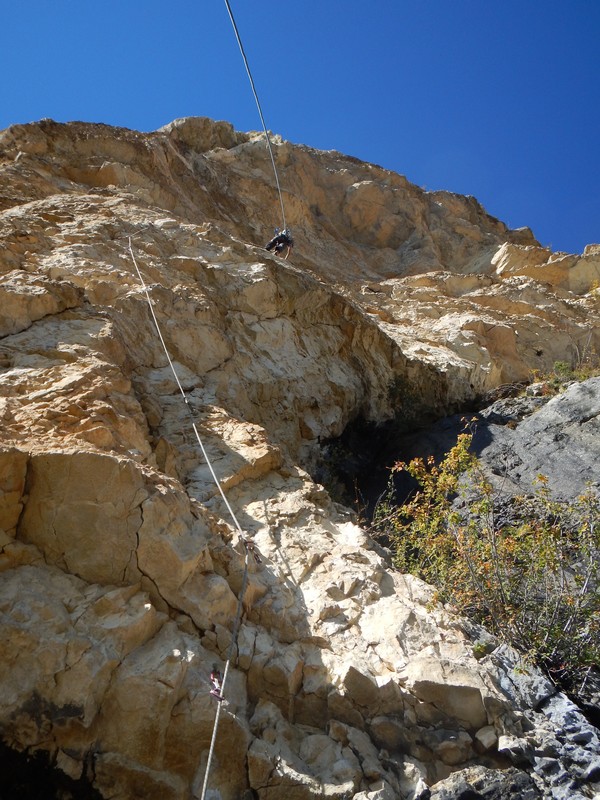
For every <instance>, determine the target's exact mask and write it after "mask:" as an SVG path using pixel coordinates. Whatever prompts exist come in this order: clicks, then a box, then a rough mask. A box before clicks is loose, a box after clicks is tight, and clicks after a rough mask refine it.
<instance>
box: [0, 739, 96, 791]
mask: <svg viewBox="0 0 600 800" xmlns="http://www.w3.org/2000/svg"><path fill="white" fill-rule="evenodd" d="M24 798H25V799H26V800H102V795H101V794H100V793H99V792H98V791H97V790H96V789H94V788H93V786H92V784H91V782H90V781H89V780H88V778H87V777H85V776H83V777H81V778H80V779H79V780H75V779H74V778H70V777H69V776H68V775H66V774H65V773H64V772H63V771H62V770H60V769H58V768H57V767H55V766H54V765H53V764H52V763H51V761H50V757H49V754H48V753H47V752H45V751H43V750H38V751H36V752H35V753H33V754H31V753H27V752H19V751H18V750H13V749H12V748H11V747H8V745H6V744H5V743H4V742H2V741H0V800H24Z"/></svg>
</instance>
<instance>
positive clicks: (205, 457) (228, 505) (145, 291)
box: [129, 236, 245, 540]
mask: <svg viewBox="0 0 600 800" xmlns="http://www.w3.org/2000/svg"><path fill="white" fill-rule="evenodd" d="M129 253H130V255H131V260H132V261H133V265H134V267H135V271H136V272H137V276H138V279H139V281H140V283H141V285H142V289H143V290H144V293H145V295H146V300H147V302H148V308H149V309H150V313H151V315H152V319H153V320H154V327H155V328H156V332H157V333H158V338H159V339H160V343H161V344H162V347H163V350H164V352H165V355H166V357H167V361H168V362H169V366H170V367H171V372H172V373H173V377H174V378H175V382H176V383H177V386H178V387H179V391H180V392H181V396H182V397H183V402H184V403H185V405H186V408H187V410H188V412H189V414H190V418H191V423H192V428H193V430H194V433H195V434H196V439H197V440H198V445H199V446H200V450H201V451H202V456H203V457H204V460H205V461H206V464H207V466H208V469H209V470H210V474H211V476H212V479H213V481H214V482H215V485H216V487H217V489H218V490H219V493H220V495H221V498H222V500H223V502H224V503H225V507H226V508H227V511H228V512H229V514H230V516H231V519H232V520H233V524H234V525H235V527H236V528H237V530H238V533H239V534H240V536H241V537H242V538H243V539H244V540H245V535H244V531H243V530H242V528H241V526H240V523H239V522H238V520H237V517H236V516H235V514H234V512H233V509H232V507H231V505H230V504H229V501H228V500H227V498H226V497H225V492H224V491H223V488H222V486H221V484H220V482H219V479H218V478H217V476H216V474H215V471H214V469H213V466H212V463H211V461H210V458H209V457H208V453H207V452H206V448H205V447H204V442H203V441H202V437H201V436H200V433H199V432H198V428H197V426H196V421H195V420H194V417H193V413H192V409H191V407H190V403H189V401H188V398H187V395H186V393H185V391H184V389H183V386H182V385H181V382H180V380H179V377H178V376H177V371H176V369H175V366H174V364H173V361H172V359H171V356H170V355H169V350H168V348H167V345H166V343H165V340H164V338H163V335H162V331H161V329H160V325H159V324H158V320H157V318H156V314H155V312H154V306H153V304H152V299H151V297H150V292H149V291H148V287H147V286H146V283H145V281H144V278H143V277H142V273H141V272H140V268H139V267H138V263H137V261H136V258H135V254H134V252H133V247H132V246H131V236H130V237H129Z"/></svg>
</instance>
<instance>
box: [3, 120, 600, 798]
mask: <svg viewBox="0 0 600 800" xmlns="http://www.w3.org/2000/svg"><path fill="white" fill-rule="evenodd" d="M274 148H275V153H276V158H277V161H278V165H279V168H280V170H281V176H282V179H283V184H284V185H285V187H286V198H287V202H289V214H290V216H289V223H290V225H291V226H292V228H293V231H294V236H295V238H296V241H297V247H296V250H295V251H294V253H293V256H292V258H291V260H290V261H289V262H283V261H282V260H280V259H279V258H277V257H275V256H272V255H271V254H268V253H266V251H264V250H263V249H262V245H263V243H264V240H266V238H268V237H267V236H266V231H269V232H270V229H271V227H272V223H271V221H270V220H271V218H272V214H273V207H274V204H275V197H274V194H273V188H272V185H271V174H270V165H269V162H268V159H267V155H266V152H265V148H264V137H263V136H262V134H254V133H253V134H245V133H239V132H236V131H234V130H233V129H232V128H231V126H229V125H228V124H227V123H213V122H211V121H210V120H206V119H186V120H176V121H175V122H174V123H172V124H171V125H169V126H166V127H165V128H163V129H161V130H160V131H156V132H154V133H151V134H142V133H137V132H135V131H127V130H124V129H115V128H110V127H108V126H103V125H89V124H84V123H73V124H69V125H60V124H57V123H53V122H52V121H50V120H45V121H43V122H41V123H37V124H33V125H27V126H21V125H19V126H13V127H12V128H10V129H9V130H7V131H4V132H2V133H1V134H0V208H1V211H0V301H1V303H0V305H1V310H0V337H1V341H0V422H1V426H0V439H1V441H0V447H1V449H0V643H1V646H2V652H3V654H4V657H3V660H2V661H1V662H0V735H1V737H2V739H3V741H4V742H6V743H7V744H9V745H10V746H11V747H13V748H14V749H15V750H20V751H24V750H26V749H29V750H30V751H31V752H35V751H38V750H39V751H44V752H45V753H47V755H48V757H49V759H50V761H51V762H53V763H56V764H57V766H58V767H59V768H60V769H61V770H63V771H64V772H65V773H66V774H67V775H69V776H71V777H72V778H74V779H79V778H80V777H81V778H82V779H85V780H88V781H91V783H92V785H93V788H94V789H95V790H97V791H98V792H100V794H101V795H102V796H103V797H114V798H123V800H125V799H126V798H130V797H136V796H143V797H144V798H146V800H152V799H153V798H157V800H159V798H160V800H164V798H165V797H167V798H172V799H173V800H179V798H181V800H184V798H186V800H187V798H189V797H199V796H200V792H201V787H202V785H203V781H204V777H205V774H206V767H207V763H206V760H207V755H208V748H209V744H210V740H211V736H212V732H213V724H214V720H215V715H216V704H217V702H218V701H217V700H215V699H214V697H212V696H211V695H210V688H211V683H210V673H211V671H212V670H213V669H218V670H220V671H222V672H223V671H224V669H225V662H226V659H227V658H228V656H229V655H230V654H233V656H234V660H233V661H232V662H231V665H230V670H229V672H228V679H227V684H226V691H225V695H226V701H225V703H224V704H223V706H222V708H221V712H222V713H221V715H220V727H219V735H218V737H217V741H216V747H215V758H214V761H213V764H212V765H211V772H210V775H209V794H208V795H207V797H212V798H213V800H216V798H219V800H240V798H246V797H249V796H250V794H252V795H253V796H254V797H256V796H258V797H259V798H261V799H262V800H278V798H281V797H290V798H299V799H300V798H302V800H304V798H317V797H319V798H320V797H331V798H340V800H341V798H349V797H354V798H361V800H363V798H364V800H387V798H396V797H403V798H407V800H416V798H418V797H424V796H425V795H426V793H427V792H428V791H429V790H428V789H427V785H428V784H429V785H431V784H436V786H435V787H434V788H433V791H434V795H433V796H434V797H435V796H437V797H439V798H440V800H441V797H442V796H443V797H446V796H448V797H449V796H450V795H443V794H441V792H443V791H446V789H445V788H444V787H443V786H442V784H441V783H440V782H439V781H440V779H442V778H443V779H444V780H443V781H442V783H444V784H445V783H446V779H447V780H449V781H451V782H452V780H453V778H452V776H451V777H450V778H447V776H448V775H450V773H452V772H454V771H456V770H460V769H461V768H462V767H463V766H464V764H465V763H468V764H472V763H473V761H478V760H480V761H481V762H482V763H485V764H489V763H490V760H491V762H492V763H493V764H496V762H497V760H498V759H499V760H500V761H502V758H501V757H500V756H498V753H497V752H496V751H497V749H498V747H500V746H502V747H503V745H504V744H507V742H508V739H507V738H506V737H509V736H510V737H512V739H511V742H512V745H514V747H512V745H511V747H512V751H514V752H516V751H517V749H518V748H526V749H527V752H528V753H531V754H532V759H533V761H532V763H531V764H530V762H527V764H526V765H525V764H522V765H521V766H522V767H523V768H526V769H527V770H529V771H531V772H533V773H534V774H535V776H536V780H537V781H538V782H539V784H540V785H541V786H544V787H546V788H547V789H548V791H552V792H554V793H555V795H556V796H557V797H558V796H559V794H557V793H558V792H559V791H563V789H564V791H566V788H565V787H570V789H571V790H573V791H574V789H573V787H574V786H575V785H576V782H577V785H578V786H582V787H583V789H582V791H584V790H585V791H586V792H587V793H588V795H589V794H590V791H591V787H592V786H593V785H594V781H596V780H597V771H598V768H597V761H595V760H594V748H595V747H596V748H597V739H596V738H595V733H594V732H593V731H591V732H590V730H589V729H587V728H585V726H584V725H583V724H582V723H581V721H580V720H579V721H577V724H575V722H574V721H573V719H574V718H573V715H572V714H571V709H570V708H561V707H559V705H557V702H558V701H556V702H555V699H554V698H553V697H552V696H551V695H552V691H550V690H549V688H548V686H547V684H546V683H545V682H544V681H543V679H542V678H541V677H540V676H539V675H537V674H532V675H531V676H528V677H527V678H523V677H519V675H520V672H519V669H518V664H517V663H516V660H515V659H513V658H512V656H511V655H510V653H507V652H505V651H503V650H497V651H495V652H493V651H494V647H495V644H494V643H493V644H490V650H491V651H492V652H490V653H488V655H486V656H485V657H482V658H480V660H478V659H477V658H475V656H474V655H473V647H472V642H471V641H470V639H469V637H468V635H467V634H466V633H465V627H464V626H463V625H462V623H461V621H460V620H457V619H456V618H454V617H453V616H452V615H451V614H450V613H449V612H448V611H446V610H445V609H443V608H441V607H440V606H439V605H437V604H436V603H435V602H434V597H433V594H432V590H431V589H430V587H428V586H426V585H425V584H423V583H422V582H421V581H419V580H417V579H416V578H412V577H411V576H401V575H399V574H397V573H395V572H394V571H393V570H392V569H391V568H390V565H389V561H388V560H387V557H386V554H385V552H384V551H382V549H381V548H380V547H379V546H378V545H376V544H374V543H373V542H372V541H370V539H369V537H368V536H367V535H366V534H365V532H364V531H362V530H361V528H360V527H359V526H358V525H357V524H356V520H355V519H354V516H353V515H352V514H351V513H350V512H349V511H348V510H347V509H344V508H342V507H341V506H339V505H337V504H336V503H334V502H333V501H332V500H331V498H330V496H329V494H328V492H327V491H326V490H325V489H324V488H323V487H322V486H320V485H319V484H317V483H315V482H314V480H313V479H312V478H311V477H310V474H309V471H310V470H313V469H314V468H315V466H316V464H317V463H318V461H319V458H320V456H321V445H322V443H323V441H325V440H329V439H331V438H333V437H337V436H339V435H340V434H341V433H342V432H343V431H344V429H345V428H346V427H347V426H348V424H349V423H351V422H352V421H354V420H356V419H358V418H362V419H365V420H369V421H372V422H380V421H384V420H390V419H392V418H395V419H396V420H397V422H398V423H399V424H400V425H402V426H404V427H405V428H406V427H410V426H411V425H412V424H414V423H415V421H416V420H417V419H419V418H420V416H421V415H422V414H424V413H427V414H433V413H438V412H448V411H449V410H451V409H453V408H454V407H455V406H456V405H457V404H459V403H461V402H462V401H463V400H466V399H472V398H473V397H475V396H477V395H478V394H481V393H482V392H485V391H487V390H488V389H491V388H494V387H496V386H497V385H498V384H499V383H503V382H506V381H514V380H526V379H527V378H528V377H529V374H530V371H531V370H532V369H544V368H547V367H548V366H551V365H552V363H553V361H554V360H559V359H560V360H565V361H570V360H571V361H572V360H574V359H575V358H576V357H577V354H580V355H581V353H582V352H583V351H584V349H585V348H589V352H592V351H593V349H594V348H597V347H598V345H599V341H598V325H597V322H598V316H599V309H598V297H597V292H596V291H595V289H594V288H593V287H594V281H595V280H596V278H595V277H594V276H596V275H597V261H598V253H597V252H596V251H595V249H594V248H591V249H590V248H588V250H586V252H585V253H584V254H583V255H582V256H572V257H571V256H563V255H562V254H561V255H557V254H552V253H550V252H549V251H545V250H543V249H542V248H540V247H539V246H538V244H537V242H536V241H535V239H534V238H533V235H532V234H531V232H530V231H528V230H526V229H524V230H518V231H511V230H509V229H508V228H507V227H506V226H505V225H504V224H503V223H501V222H500V221H498V220H495V219H493V218H492V217H490V216H489V215H487V214H486V213H485V211H484V209H483V208H482V207H481V206H480V205H479V204H478V203H477V201H475V200H474V199H473V198H464V197H460V196H458V195H452V194H450V193H447V192H433V193H427V192H423V191H422V190H420V189H419V188H418V187H415V186H412V185H411V184H410V183H408V181H406V179H404V178H403V177H401V176H398V175H394V174H392V173H390V172H388V171H386V170H383V169H381V168H379V167H376V166H374V165H371V164H364V163H360V162H357V161H356V160H353V159H349V158H347V157H345V156H342V155H341V154H339V153H335V152H331V153H324V152H318V151H314V150H311V149H310V148H307V147H303V146H293V145H291V144H289V143H287V142H283V141H281V140H280V139H279V138H278V137H275V140H274ZM130 237H131V238H130ZM130 242H131V250H130V247H129V244H130ZM132 251H133V254H134V257H135V262H136V264H137V266H138V267H139V269H140V271H141V273H142V275H143V277H144V282H145V283H146V288H147V295H146V291H145V290H144V288H143V287H142V286H141V284H140V280H139V277H138V274H137V270H136V268H135V266H136V264H134V261H133V258H132ZM148 297H149V298H150V302H151V304H152V309H153V311H154V312H155V314H156V319H157V321H158V324H159V326H160V329H161V333H162V335H163V337H164V341H165V343H166V345H167V347H168V350H169V354H170V358H171V363H172V364H173V367H174V369H175V372H176V375H177V378H175V377H174V375H173V373H172V372H171V369H170V365H169V363H168V360H167V357H166V356H165V353H164V352H163V349H162V346H161V343H160V340H159V338H158V336H157V334H156V330H155V326H154V321H153V318H152V315H151V314H150V309H149V306H148ZM590 387H591V388H590ZM596 388H597V387H596V385H595V384H589V385H588V388H581V389H573V390H572V391H571V393H570V395H569V397H570V398H571V399H570V400H569V402H572V406H568V407H567V406H565V405H561V403H559V402H556V403H554V404H548V406H547V407H546V408H549V409H550V411H551V412H552V414H554V415H555V417H556V419H558V418H560V420H561V424H562V423H564V422H565V421H566V422H567V424H570V425H571V428H572V432H571V433H572V435H571V439H570V440H569V446H570V447H571V445H572V443H573V442H574V441H575V440H577V437H578V435H579V434H578V432H579V431H582V430H583V429H586V430H592V428H593V427H594V425H595V422H594V420H595V419H596V417H597V412H596V411H594V408H595V407H594V404H593V403H594V396H593V393H594V392H595V391H596ZM592 389H593V392H592ZM181 391H183V392H184V394H185V397H186V402H184V401H183V398H182V396H181ZM585 392H588V394H589V396H588V395H586V398H587V400H586V402H587V404H588V406H587V407H588V410H587V411H586V412H585V414H584V416H586V417H587V418H586V419H585V420H584V419H583V418H582V416H581V414H580V413H579V412H577V411H576V410H575V409H576V408H580V407H581V403H582V400H583V399H584V396H583V395H584V393H585ZM533 399H535V398H533ZM567 400H568V398H567ZM562 402H563V403H564V402H566V400H563V401H562ZM530 405H531V406H532V407H533V406H536V405H538V404H537V403H533V402H532V403H530ZM496 413H497V420H498V421H500V418H504V417H503V415H504V416H506V415H507V414H508V413H509V412H507V411H506V409H498V410H497V412H496ZM511 413H512V412H511ZM515 413H517V412H515ZM526 413H527V409H525V408H524V409H522V410H521V411H519V412H518V414H517V416H519V415H520V417H523V416H525V415H526ZM578 414H579V416H578ZM594 414H596V416H594ZM534 418H535V415H534V416H533V417H528V418H527V419H526V420H525V422H524V423H521V424H526V423H527V424H529V425H530V426H532V435H533V436H537V437H538V438H543V437H544V436H545V435H546V434H545V433H544V431H545V430H546V429H545V428H536V427H535V425H534V423H533V421H532V420H533V419H534ZM536 424H537V423H536ZM548 424H550V423H548ZM552 424H554V423H552ZM586 426H587V427H586ZM197 436H198V437H199V438H200V441H201V445H200V443H199V442H198V438H197ZM594 452H595V451H594ZM203 453H206V454H207V455H208V456H209V458H210V461H211V464H212V465H213V468H214V471H215V473H216V475H217V477H218V480H219V481H220V488H221V490H222V491H223V495H222V494H221V492H220V491H219V490H218V489H217V487H216V486H215V484H214V480H213V476H212V474H211V471H210V469H209V468H208V466H207V464H206V460H205V458H204V455H203ZM533 455H535V457H536V458H538V459H539V458H542V459H544V458H545V456H543V455H540V454H539V453H538V454H535V452H533V450H532V457H533ZM334 457H335V453H334V452H333V453H332V458H334ZM595 459H596V456H595V455H594V456H593V457H592V458H591V459H590V461H589V464H588V465H587V466H586V469H587V470H588V472H589V471H590V469H591V465H592V464H593V463H595ZM586 464H587V462H586ZM532 469H533V467H532ZM307 470H308V471H307ZM224 498H226V501H227V504H229V507H230V508H232V509H234V510H235V514H236V516H237V519H238V520H239V524H240V527H241V529H242V531H243V535H244V537H245V538H251V539H252V541H253V542H254V545H255V547H256V550H255V551H254V552H255V554H256V555H257V556H258V559H257V560H255V559H254V558H253V557H252V554H251V555H250V557H249V559H248V560H249V567H248V572H247V574H245V569H244V564H245V559H246V550H245V548H244V543H243V542H242V537H241V536H240V535H239V531H238V530H237V525H236V524H235V523H234V522H233V520H232V519H231V516H230V514H229V510H228V507H227V504H226V502H225V500H224ZM242 587H244V591H243V595H242ZM239 602H240V603H241V605H240V606H239V608H240V610H241V612H242V619H241V623H240V628H239V635H238V637H237V642H232V629H233V627H234V620H235V618H236V614H237V610H238V603H239ZM232 644H233V645H235V646H234V647H233V648H232ZM558 720H562V721H561V722H559V721H558ZM560 726H563V728H564V731H563V733H561V737H560V738H559V736H558V734H556V736H555V735H554V733H553V729H554V728H559V727H560ZM502 737H505V738H504V739H503V738H502ZM501 743H503V744H502V745H501ZM504 749H505V750H506V748H504ZM512 751H511V752H512ZM506 763H507V762H506V759H505V760H504V761H503V762H502V764H501V766H506ZM557 765H558V766H557ZM460 774H462V778H456V782H455V784H452V786H455V788H456V787H458V788H457V791H460V792H464V791H471V792H476V793H477V792H479V793H480V794H479V795H477V796H482V797H490V798H492V797H496V796H497V797H500V796H503V797H504V796H506V797H512V796H514V797H517V796H519V797H523V798H526V797H529V796H530V795H529V794H527V793H528V792H530V791H534V790H533V789H532V784H531V782H530V781H529V778H528V776H527V775H526V773H525V772H523V771H522V770H521V771H520V772H516V771H514V770H511V769H509V770H506V772H504V773H498V772H497V771H494V772H492V771H489V770H484V768H483V767H480V768H476V769H475V771H470V772H468V773H460ZM463 778H464V781H463V783H460V781H461V780H463ZM492 778H493V780H492ZM0 780H1V779H0ZM465 781H466V782H465ZM486 781H487V783H486ZM488 784H489V785H488ZM496 785H498V786H499V787H500V788H498V790H497V791H496V789H494V790H493V791H496V794H493V793H492V794H489V793H488V794H485V792H486V791H488V788H489V787H492V788H493V787H494V786H496ZM447 786H448V787H451V784H450V783H448V784H447ZM461 787H462V788H461ZM465 787H466V788H465ZM507 787H508V788H507ZM511 787H517V788H518V787H521V790H522V794H521V795H517V794H515V792H516V791H517V788H511ZM448 790H450V788H449V789H448ZM505 790H506V792H513V794H512V795H511V794H510V793H508V794H505V795H502V794H498V792H501V791H505ZM490 791H491V789H490ZM435 792H438V794H437V795H436V794H435ZM456 796H457V797H458V796H459V795H456ZM461 796H462V795H461ZM464 796H465V797H466V795H464ZM535 796H537V795H535V794H531V797H535ZM573 796H575V795H573Z"/></svg>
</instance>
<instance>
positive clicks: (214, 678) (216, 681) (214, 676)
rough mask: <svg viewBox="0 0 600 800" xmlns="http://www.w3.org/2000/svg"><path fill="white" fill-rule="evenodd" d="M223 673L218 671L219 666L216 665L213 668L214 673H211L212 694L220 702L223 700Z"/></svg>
mask: <svg viewBox="0 0 600 800" xmlns="http://www.w3.org/2000/svg"><path fill="white" fill-rule="evenodd" d="M221 681H222V678H221V673H220V672H219V670H218V669H217V665H216V664H215V665H214V666H213V668H212V672H211V673H210V682H211V684H212V687H213V688H212V689H211V690H210V694H212V696H213V697H216V698H217V700H218V701H219V702H221V700H223V695H222V694H221Z"/></svg>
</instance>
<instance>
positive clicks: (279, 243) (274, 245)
mask: <svg viewBox="0 0 600 800" xmlns="http://www.w3.org/2000/svg"><path fill="white" fill-rule="evenodd" d="M293 246H294V240H293V239H292V233H291V231H290V229H289V228H284V229H283V230H282V231H281V232H280V231H279V228H275V236H274V237H273V238H272V239H271V241H270V242H269V243H268V244H267V250H275V253H276V254H277V255H280V253H282V252H283V251H284V250H285V248H286V247H287V253H286V254H285V258H287V257H288V256H289V254H290V251H291V249H292V247H293Z"/></svg>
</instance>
